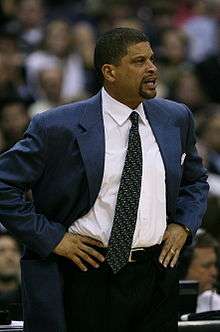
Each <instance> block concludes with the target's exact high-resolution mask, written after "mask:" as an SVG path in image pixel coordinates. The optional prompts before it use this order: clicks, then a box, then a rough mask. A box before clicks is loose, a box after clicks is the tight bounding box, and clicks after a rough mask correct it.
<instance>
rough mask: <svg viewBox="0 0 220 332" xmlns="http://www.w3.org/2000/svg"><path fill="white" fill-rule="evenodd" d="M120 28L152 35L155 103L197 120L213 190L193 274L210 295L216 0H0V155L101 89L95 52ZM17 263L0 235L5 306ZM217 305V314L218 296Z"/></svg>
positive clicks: (219, 29)
mask: <svg viewBox="0 0 220 332" xmlns="http://www.w3.org/2000/svg"><path fill="white" fill-rule="evenodd" d="M114 27H134V28H137V29H140V30H143V31H144V32H145V33H146V35H147V36H148V37H149V40H150V42H151V45H152V48H153V49H154V51H155V54H156V60H157V66H158V69H159V82H158V96H160V97H164V98H171V99H173V100H176V101H178V102H181V103H185V104H186V105H187V106H189V107H190V109H191V110H192V112H193V113H194V116H195V121H196V131H197V136H198V150H199V153H200V155H201V156H202V157H203V160H204V164H205V166H206V167H207V169H208V172H209V184H210V188H211V189H210V194H209V202H208V210H207V213H206V215H205V218H204V223H203V231H202V232H203V233H202V234H204V233H205V234H208V236H210V237H211V238H212V239H211V240H209V241H208V242H207V239H206V236H205V241H203V240H202V241H201V239H199V241H198V242H196V243H195V244H194V246H195V251H196V256H195V255H194V254H193V256H191V258H190V261H188V265H187V266H188V268H190V266H191V265H190V264H191V263H195V264H194V265H196V264H197V265H198V264H200V266H199V268H200V269H201V270H199V271H200V272H199V273H197V274H196V276H197V277H194V278H195V279H196V278H197V279H199V275H203V276H205V275H207V280H209V286H208V289H207V287H206V288H205V291H206V290H210V291H211V295H212V296H213V294H214V293H213V291H216V290H217V292H218V289H219V282H218V280H219V266H220V260H219V254H218V251H219V247H220V38H219V37H220V0H179V1H176V0H166V1H165V0H157V1H155V0H148V1H142V0H130V1H128V0H127V1H126V0H124V1H123V0H117V1H113V0H105V1H103V0H81V1H80V0H78V1H77V0H75V1H74V0H45V1H41V0H1V1H0V153H2V152H4V151H6V150H7V149H9V148H10V147H11V146H12V145H13V144H14V143H15V142H16V141H17V140H19V139H20V138H21V137H22V135H23V133H24V131H25V129H26V127H27V126H28V123H29V121H30V120H31V118H32V117H33V116H34V115H35V114H37V113H39V112H43V111H45V110H47V109H49V108H51V107H54V106H57V105H60V104H63V103H67V102H73V101H77V100H80V99H84V98H87V97H89V96H91V95H93V94H95V93H96V92H97V91H98V90H99V89H100V86H99V83H98V81H97V78H96V75H95V72H94V69H93V51H94V46H95V42H96V39H97V38H98V37H99V35H100V34H101V33H103V32H104V31H106V30H109V29H111V28H114ZM199 236H200V235H199ZM198 243H199V248H201V243H202V248H203V249H204V248H209V249H210V250H211V253H212V256H210V257H211V258H210V261H209V263H210V262H211V263H210V264H207V261H206V262H201V259H202V258H204V257H206V259H207V257H209V253H210V250H208V251H205V252H204V250H202V253H203V254H201V257H200V258H201V259H200V261H199V262H195V258H198V257H199V256H198V255H199V254H198V251H199V250H198ZM213 250H214V253H215V255H216V256H214V258H213ZM200 251H201V250H200ZM5 255H6V256H7V259H6V258H5V257H6V256H5ZM19 255H20V247H19V245H18V244H17V243H16V240H15V239H13V238H12V237H11V236H10V235H9V234H6V233H5V230H4V229H3V228H0V262H1V259H3V263H2V265H1V271H3V270H4V271H5V270H6V272H5V273H2V272H0V308H1V303H4V305H5V303H6V302H7V301H8V302H10V303H12V302H13V301H14V302H16V301H17V299H18V298H19V296H20V295H19V294H20V285H19V280H20V278H19V265H18V264H17V261H18V257H19ZM12 256H13V257H12ZM9 262H11V263H9ZM205 263H206V264H205ZM0 264H1V263H0ZM8 264H11V265H12V267H11V268H10V269H8V268H7V266H8ZM197 265H196V267H195V268H198V266H197ZM8 270H9V271H8ZM190 271H191V270H190ZM190 271H188V272H190ZM183 278H187V271H185V274H184V276H183ZM190 278H191V277H190ZM203 291H204V289H203V288H202V287H201V289H200V292H203ZM216 295H217V293H216ZM213 299H214V297H213ZM208 300H209V302H210V298H208ZM213 301H214V300H213ZM216 301H217V300H216ZM216 303H217V309H220V297H219V298H218V301H217V302H216ZM213 308H215V309H216V307H210V310H212V309H213Z"/></svg>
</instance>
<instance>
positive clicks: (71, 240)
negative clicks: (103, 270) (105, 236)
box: [53, 233, 105, 271]
mask: <svg viewBox="0 0 220 332" xmlns="http://www.w3.org/2000/svg"><path fill="white" fill-rule="evenodd" d="M93 246H97V247H103V244H102V242H100V241H98V240H95V239H92V238H90V237H88V236H82V235H79V234H71V233H66V234H65V235H64V237H63V239H62V240H61V241H60V243H59V244H58V245H57V246H56V247H55V248H54V251H53V252H54V253H55V254H57V255H60V256H64V257H66V258H69V259H70V260H72V261H73V262H74V263H75V264H76V265H77V266H78V267H79V268H80V269H81V270H82V271H87V267H86V266H85V265H84V262H87V263H89V264H90V265H92V266H93V267H95V268H98V267H99V263H98V262H97V261H99V262H103V261H104V260H105V257H104V256H102V255H101V254H100V253H99V252H98V251H96V250H95V249H94V248H93ZM94 258H95V259H96V260H95V259H94Z"/></svg>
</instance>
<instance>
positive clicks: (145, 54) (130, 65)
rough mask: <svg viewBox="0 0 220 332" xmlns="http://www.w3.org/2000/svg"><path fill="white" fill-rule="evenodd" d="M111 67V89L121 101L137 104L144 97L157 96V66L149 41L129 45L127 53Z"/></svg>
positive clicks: (114, 95)
mask: <svg viewBox="0 0 220 332" xmlns="http://www.w3.org/2000/svg"><path fill="white" fill-rule="evenodd" d="M111 68H112V72H113V75H112V77H111V81H110V82H111V83H110V90H109V91H110V93H111V92H113V97H115V98H116V99H118V100H119V101H121V102H123V103H125V104H127V105H128V106H130V105H131V106H132V105H134V106H135V105H136V106H137V105H138V104H139V103H140V102H141V101H143V99H150V98H153V97H155V96H156V79H157V68H156V66H155V64H154V55H153V51H152V49H151V47H150V44H149V43H148V42H141V43H137V44H134V45H131V46H129V47H128V49H127V54H126V55H125V56H123V57H122V58H121V60H120V62H119V63H118V64H116V65H111Z"/></svg>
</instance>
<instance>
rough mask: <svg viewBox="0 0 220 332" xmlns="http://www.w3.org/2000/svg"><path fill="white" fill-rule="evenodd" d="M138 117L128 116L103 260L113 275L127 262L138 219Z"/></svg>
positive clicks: (139, 161) (140, 171) (139, 157)
mask: <svg viewBox="0 0 220 332" xmlns="http://www.w3.org/2000/svg"><path fill="white" fill-rule="evenodd" d="M138 118H139V115H138V113H136V112H132V113H131V115H130V120H131V123H132V126H131V129H130V132H129V138H128V149H127V154H126V158H125V164H124V168H123V171H122V176H121V182H120V186H119V191H118V196H117V202H116V208H115V215H114V220H113V226H112V231H111V236H110V240H109V249H108V254H107V258H106V260H107V262H108V264H109V265H110V266H111V268H112V270H113V272H114V273H117V272H118V271H119V270H120V269H121V268H122V267H123V266H125V265H126V264H127V262H128V258H129V254H130V250H131V246H132V240H133V235H134V231H135V225H136V220H137V211H138V205H139V198H140V191H141V177H142V151H141V140H140V135H139V131H138Z"/></svg>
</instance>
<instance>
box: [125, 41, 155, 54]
mask: <svg viewBox="0 0 220 332" xmlns="http://www.w3.org/2000/svg"><path fill="white" fill-rule="evenodd" d="M127 51H128V52H127V56H129V57H135V56H138V55H146V56H151V55H152V54H153V50H152V48H151V46H150V43H149V42H140V43H137V44H132V45H130V46H128V49H127Z"/></svg>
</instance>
